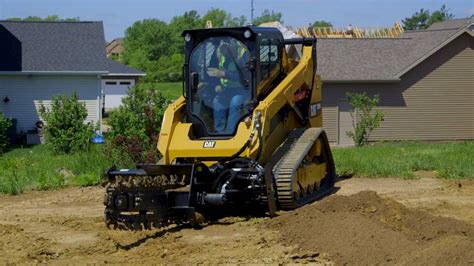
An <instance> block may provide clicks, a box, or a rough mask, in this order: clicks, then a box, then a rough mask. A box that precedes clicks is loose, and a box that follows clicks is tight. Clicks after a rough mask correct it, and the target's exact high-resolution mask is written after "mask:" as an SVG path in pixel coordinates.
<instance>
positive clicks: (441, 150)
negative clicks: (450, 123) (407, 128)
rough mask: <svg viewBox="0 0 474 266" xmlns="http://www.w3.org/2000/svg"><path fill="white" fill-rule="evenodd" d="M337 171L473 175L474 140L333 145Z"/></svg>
mask: <svg viewBox="0 0 474 266" xmlns="http://www.w3.org/2000/svg"><path fill="white" fill-rule="evenodd" d="M332 152H333V155H334V161H335V163H336V171H337V174H338V175H354V176H368V177H405V178H413V177H414V176H415V175H414V172H416V171H420V170H423V171H434V172H435V173H436V176H437V177H440V178H474V142H472V141H470V142H469V141H466V142H447V143H419V142H388V143H379V144H376V145H370V146H365V147H358V148H356V147H352V148H333V149H332Z"/></svg>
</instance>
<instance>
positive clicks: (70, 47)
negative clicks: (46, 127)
mask: <svg viewBox="0 0 474 266" xmlns="http://www.w3.org/2000/svg"><path fill="white" fill-rule="evenodd" d="M104 44H105V38H104V30H103V25H102V22H13V21H0V112H2V113H3V114H4V116H5V117H9V118H15V119H16V120H17V131H27V130H30V129H32V128H34V127H35V123H36V122H37V121H39V120H41V117H40V115H39V112H38V109H39V106H40V104H41V103H42V104H43V105H45V106H46V107H48V105H49V104H50V100H51V98H52V97H53V96H54V95H58V94H66V95H70V94H71V93H72V92H73V91H75V92H76V93H77V95H78V97H79V100H80V101H82V102H84V103H85V104H86V108H87V111H88V118H87V119H88V121H90V122H93V123H97V122H100V121H101V119H102V111H103V110H102V109H103V108H104V100H103V99H104V98H105V99H107V96H105V97H104V94H103V93H104V91H103V84H105V83H106V82H107V81H105V80H106V79H116V80H121V81H120V82H122V83H124V82H130V85H133V84H135V83H136V82H137V79H138V77H139V76H143V75H144V74H143V73H142V72H140V71H138V70H135V69H132V68H129V67H127V66H124V65H121V64H119V63H117V62H114V61H111V60H109V59H107V57H106V53H105V47H104ZM114 90H120V91H122V87H121V84H120V83H118V84H117V85H116V86H115V87H114V86H109V87H107V91H106V92H109V93H114Z"/></svg>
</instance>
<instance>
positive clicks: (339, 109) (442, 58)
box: [317, 18, 474, 145]
mask: <svg viewBox="0 0 474 266" xmlns="http://www.w3.org/2000/svg"><path fill="white" fill-rule="evenodd" d="M472 22H473V21H472V20H471V19H469V18H467V19H457V20H451V21H447V22H441V23H436V24H433V25H432V26H431V27H430V28H428V29H427V30H420V31H407V32H405V33H403V34H402V35H401V36H400V37H398V38H371V39H362V38H359V39H356V38H345V39H342V38H339V39H337V38H336V39H330V38H327V39H323V38H321V39H319V40H318V47H317V48H318V60H319V61H318V72H319V73H320V74H321V78H322V80H323V123H324V127H325V129H326V131H327V133H328V137H329V140H330V141H331V142H332V143H336V144H340V145H351V144H353V142H352V140H351V139H350V138H349V137H348V136H347V131H350V130H352V123H353V121H352V116H351V114H350V105H349V104H348V103H347V101H346V93H347V92H366V93H368V94H369V95H372V96H373V95H376V94H378V95H379V96H380V99H381V100H380V103H379V106H378V108H379V109H380V110H382V111H383V112H384V113H385V118H384V121H383V122H382V123H381V126H380V128H378V129H376V130H374V132H373V133H372V134H371V135H370V137H369V140H370V141H379V140H420V141H438V140H472V139H474V51H473V48H474V37H473V31H472V27H473V26H472V25H473V24H472Z"/></svg>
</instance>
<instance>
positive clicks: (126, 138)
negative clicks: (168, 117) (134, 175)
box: [107, 84, 170, 167]
mask: <svg viewBox="0 0 474 266" xmlns="http://www.w3.org/2000/svg"><path fill="white" fill-rule="evenodd" d="M169 103H170V101H169V100H167V99H166V98H165V97H163V96H162V95H161V93H159V92H158V91H157V90H156V89H152V88H149V87H148V86H145V85H143V84H139V85H137V86H135V87H133V88H132V89H130V90H129V92H128V95H127V97H125V98H124V99H123V100H122V105H121V106H120V107H119V108H118V109H116V110H115V111H114V112H113V113H111V115H110V118H109V120H108V121H107V123H108V125H109V126H110V127H111V130H110V132H109V136H110V141H109V142H108V143H109V144H108V151H109V154H110V156H111V157H112V159H113V161H114V163H115V164H116V165H121V166H124V167H125V166H127V167H129V166H133V164H137V163H143V162H149V163H152V162H156V161H157V160H158V159H159V153H158V150H157V149H156V144H157V142H158V133H159V132H160V127H161V121H162V119H163V114H164V111H165V109H166V107H167V106H168V104H169Z"/></svg>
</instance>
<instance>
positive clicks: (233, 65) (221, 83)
mask: <svg viewBox="0 0 474 266" xmlns="http://www.w3.org/2000/svg"><path fill="white" fill-rule="evenodd" d="M249 59H250V52H249V50H248V49H247V47H246V46H245V45H244V44H243V43H242V42H240V41H239V40H237V39H235V38H232V37H212V38H207V39H205V40H204V41H202V42H201V43H200V44H199V45H198V46H197V47H196V48H195V49H194V50H193V52H192V54H191V59H190V73H191V75H190V76H191V81H190V82H191V83H193V86H191V88H192V91H191V95H190V96H191V101H192V105H191V112H192V113H193V114H194V115H195V116H198V117H199V118H200V119H201V120H202V121H203V122H204V124H205V126H206V128H207V132H208V133H209V134H214V135H230V134H232V133H234V132H235V130H236V127H237V125H238V123H239V121H240V120H241V119H242V118H243V117H244V116H246V115H248V113H249V108H247V106H248V104H249V102H250V100H251V97H252V92H251V90H250V87H251V86H250V77H251V75H250V71H249V69H248V67H246V65H247V62H248V61H249Z"/></svg>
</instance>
